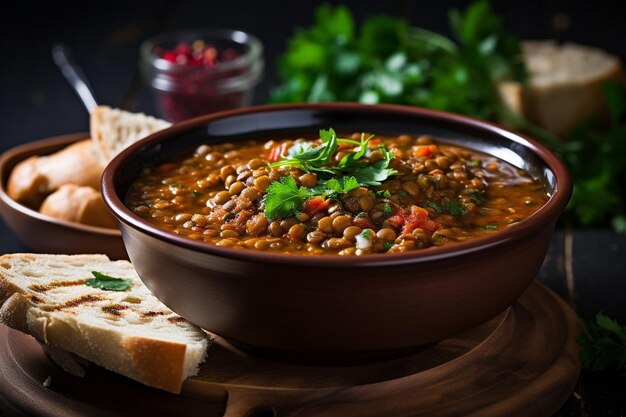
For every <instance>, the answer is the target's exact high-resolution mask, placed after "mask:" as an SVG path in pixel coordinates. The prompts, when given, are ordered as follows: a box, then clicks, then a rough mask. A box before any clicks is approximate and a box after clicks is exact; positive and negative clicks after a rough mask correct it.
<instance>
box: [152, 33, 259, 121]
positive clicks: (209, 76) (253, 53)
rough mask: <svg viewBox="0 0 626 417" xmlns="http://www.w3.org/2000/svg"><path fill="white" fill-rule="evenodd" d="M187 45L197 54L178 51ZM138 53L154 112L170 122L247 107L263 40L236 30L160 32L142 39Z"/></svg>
mask: <svg viewBox="0 0 626 417" xmlns="http://www.w3.org/2000/svg"><path fill="white" fill-rule="evenodd" d="M185 45H187V46H185ZM199 45H201V46H202V47H203V48H206V49H205V50H202V49H198V50H197V47H198V46H199ZM207 45H208V47H207ZM192 46H193V47H194V48H195V49H194V53H195V52H197V53H199V54H201V56H200V57H198V58H197V59H196V55H193V56H194V59H193V61H192V60H189V59H187V58H186V55H189V54H185V53H183V52H189V53H191V49H190V50H189V51H186V50H185V48H186V47H189V48H191V47H192ZM196 50H197V51H196ZM175 51H177V52H175ZM181 51H183V52H181ZM166 54H167V55H166ZM172 54H173V55H172ZM202 54H204V55H202ZM140 55H141V71H142V74H143V75H144V77H145V80H146V83H147V84H148V86H149V87H150V89H151V90H152V93H153V96H154V100H155V104H156V107H157V111H158V112H159V113H160V115H161V117H163V118H165V119H167V120H169V121H171V122H179V121H181V120H186V119H190V118H192V117H196V116H200V115H203V114H207V113H212V112H217V111H221V110H228V109H233V108H237V107H244V106H248V105H250V104H251V103H252V98H253V94H254V88H255V87H256V85H257V84H258V83H259V82H260V81H261V79H262V77H263V68H264V61H263V45H262V44H261V42H260V41H259V40H258V39H257V38H256V37H255V36H253V35H251V34H249V33H245V32H242V31H238V30H228V29H208V30H197V31H185V32H172V33H164V34H161V35H157V36H155V37H153V38H150V39H148V40H146V41H145V42H144V43H143V44H142V45H141V50H140ZM205 55H206V57H205ZM189 56H191V55H189ZM219 57H221V59H219ZM204 58H206V60H204ZM215 58H218V59H215Z"/></svg>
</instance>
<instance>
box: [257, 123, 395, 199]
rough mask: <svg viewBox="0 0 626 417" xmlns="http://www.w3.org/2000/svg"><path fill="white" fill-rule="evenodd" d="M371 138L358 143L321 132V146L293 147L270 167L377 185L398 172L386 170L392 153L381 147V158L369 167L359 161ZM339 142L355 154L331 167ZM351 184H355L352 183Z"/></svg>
mask: <svg viewBox="0 0 626 417" xmlns="http://www.w3.org/2000/svg"><path fill="white" fill-rule="evenodd" d="M372 137H373V136H370V137H369V138H365V135H364V134H362V135H361V140H360V141H358V142H357V141H355V140H352V139H342V138H338V137H337V134H336V133H335V131H334V130H333V129H332V128H331V129H329V130H324V129H322V130H320V140H321V141H322V143H321V144H320V145H318V146H315V147H308V146H303V145H302V144H296V145H294V146H293V147H292V148H291V149H290V150H289V152H288V154H287V156H286V157H285V158H283V159H281V160H280V161H277V162H273V163H271V164H270V165H269V166H270V167H276V166H282V165H290V166H293V167H296V168H298V169H301V170H302V171H305V172H314V173H317V174H319V175H320V176H322V177H324V176H326V177H327V178H332V177H337V176H340V175H344V176H346V175H349V176H350V177H352V178H354V180H355V181H356V184H360V185H365V186H368V185H371V186H375V185H380V184H381V182H382V181H385V180H386V179H387V178H388V177H390V176H392V175H395V174H397V171H396V170H395V169H392V168H389V163H390V162H391V160H392V159H393V156H394V153H393V152H390V151H388V150H387V148H386V147H385V146H384V145H381V146H380V150H381V152H382V154H383V159H381V160H380V161H378V162H375V163H374V164H368V163H366V162H364V161H362V160H361V158H363V156H364V155H365V152H366V151H367V149H368V143H369V141H370V140H371V138H372ZM340 143H349V144H351V145H354V146H355V148H354V152H350V153H349V154H347V155H346V156H344V157H343V158H342V159H341V160H340V161H339V162H338V163H337V164H336V165H330V162H331V160H332V158H333V156H334V154H335V151H336V150H337V147H338V146H339V144H340ZM351 185H354V183H353V184H351Z"/></svg>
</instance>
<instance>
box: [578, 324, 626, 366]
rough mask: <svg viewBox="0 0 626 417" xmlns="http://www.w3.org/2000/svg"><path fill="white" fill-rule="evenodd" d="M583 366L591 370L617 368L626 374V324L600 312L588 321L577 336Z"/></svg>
mask: <svg viewBox="0 0 626 417" xmlns="http://www.w3.org/2000/svg"><path fill="white" fill-rule="evenodd" d="M577 342H578V345H579V346H580V357H581V359H582V363H583V367H584V368H585V369H588V370H590V371H603V370H606V369H615V370H618V371H623V372H624V375H626V326H621V325H620V324H619V323H618V322H617V321H616V320H614V319H612V318H610V317H609V316H607V315H605V314H602V313H598V314H597V315H596V317H595V321H586V322H584V325H583V331H582V333H581V334H580V335H579V336H578V338H577Z"/></svg>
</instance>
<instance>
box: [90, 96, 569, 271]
mask: <svg viewBox="0 0 626 417" xmlns="http://www.w3.org/2000/svg"><path fill="white" fill-rule="evenodd" d="M284 110H311V111H316V110H317V111H331V112H332V111H335V110H337V111H364V112H365V113H367V112H372V111H380V112H386V113H398V112H399V113H404V114H408V115H419V116H421V117H425V118H430V119H434V120H438V121H445V122H447V123H449V124H453V125H460V126H467V127H469V128H473V129H477V130H481V131H484V132H486V133H491V134H496V135H499V136H501V137H504V138H505V139H508V140H510V141H513V142H516V143H518V144H520V145H522V146H524V147H526V148H528V149H529V150H531V151H532V152H533V153H534V154H535V155H536V156H538V157H539V158H540V159H541V160H542V161H543V162H544V164H545V165H546V166H547V167H549V169H550V170H551V171H552V172H553V173H554V177H555V179H556V186H555V190H554V193H553V194H552V195H551V196H550V198H549V200H548V201H547V202H546V203H545V204H544V205H543V206H542V207H541V208H540V209H539V210H537V211H536V212H535V213H533V214H532V215H530V216H529V217H527V218H526V219H524V220H522V221H520V222H518V223H516V224H514V225H511V226H509V227H508V228H507V229H505V230H501V231H498V232H497V233H494V234H492V235H489V236H482V237H478V238H474V239H470V240H468V241H465V242H460V243H455V244H453V245H446V246H439V247H430V248H427V249H421V250H417V251H410V252H405V253H393V254H389V253H384V254H371V255H367V256H338V255H299V254H280V253H272V252H263V251H257V250H248V249H235V248H228V247H223V246H217V245H214V244H211V243H206V242H200V241H195V240H193V239H190V238H186V237H182V236H177V235H175V234H173V233H171V232H169V231H165V230H162V229H159V228H158V227H156V226H154V225H152V224H150V223H148V222H147V221H145V220H143V219H141V218H140V217H139V216H137V215H135V214H134V213H133V212H132V211H131V210H130V209H128V208H127V207H126V206H125V205H124V203H123V202H122V200H121V199H120V198H119V196H118V195H117V193H116V190H115V179H116V176H117V173H119V172H120V168H121V166H123V165H124V164H125V163H126V162H127V161H128V160H129V159H130V158H131V157H132V156H134V155H135V154H136V153H138V152H140V151H141V149H142V148H144V147H146V146H147V145H150V144H152V143H153V142H161V141H165V140H172V139H173V138H175V137H176V136H178V134H180V133H182V132H185V131H187V130H191V129H193V128H196V127H198V126H201V125H203V124H206V123H208V122H211V121H215V120H219V119H224V118H228V117H232V116H240V115H245V114H254V113H268V114H271V113H273V112H276V111H284ZM101 190H102V195H103V197H104V201H105V203H106V205H107V206H108V207H109V209H110V210H111V212H112V213H113V215H114V216H115V217H117V219H118V220H119V221H120V222H122V223H125V224H126V225H128V226H131V227H132V228H134V229H136V230H139V231H141V232H142V233H145V234H147V235H149V236H152V237H153V238H156V239H159V240H161V241H164V242H167V243H170V244H174V245H176V246H180V247H184V248H187V249H191V250H194V251H197V252H200V253H205V254H210V255H215V256H219V257H223V258H230V259H235V260H240V261H251V262H258V263H273V264H289V265H294V264H297V265H300V266H304V267H306V266H309V267H319V266H320V265H322V266H324V267H334V268H360V267H373V266H386V265H389V266H399V265H409V264H414V263H425V262H432V261H440V260H444V259H448V258H456V257H460V256H463V255H469V254H472V253H475V252H479V251H483V250H488V249H489V248H492V247H494V246H500V245H505V244H507V243H510V242H513V241H516V240H519V239H522V238H524V237H526V236H529V235H531V234H533V233H536V232H538V231H540V230H542V229H544V228H546V227H548V226H549V225H550V224H551V223H552V222H554V221H555V220H556V219H557V217H558V216H559V215H560V214H561V212H562V211H563V210H564V209H565V207H566V205H567V203H568V201H569V198H570V196H571V193H572V180H571V177H570V174H569V173H568V171H567V169H566V168H565V165H564V164H563V162H561V161H560V160H559V159H558V158H557V157H556V155H554V154H553V153H552V152H551V151H550V150H548V149H547V148H546V147H545V146H544V145H542V144H540V143H538V142H537V141H535V140H533V139H531V138H529V137H527V136H525V135H523V134H520V133H516V132H513V131H510V130H507V129H505V128H503V127H501V126H499V125H496V124H494V123H490V122H486V121H483V120H478V119H474V118H471V117H467V116H462V115H458V114H455V113H449V112H444V111H439V110H431V109H425V108H419V107H412V106H405V105H397V104H377V105H369V104H359V103H346V102H343V103H297V104H271V105H260V106H253V107H246V108H241V109H235V110H228V111H223V112H219V113H213V114H209V115H205V116H200V117H197V118H193V119H190V120H187V121H184V122H181V123H177V124H174V125H172V126H171V127H169V128H167V129H164V130H161V131H159V132H156V133H153V134H152V135H150V136H148V137H146V138H144V139H143V140H141V141H139V142H137V143H135V144H133V145H131V146H130V147H128V148H127V149H125V150H124V151H122V152H121V153H120V154H119V155H117V156H116V157H115V158H114V159H113V160H112V161H111V162H110V163H109V165H107V167H106V168H105V170H104V174H103V175H102V185H101Z"/></svg>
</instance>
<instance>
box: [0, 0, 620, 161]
mask: <svg viewBox="0 0 626 417" xmlns="http://www.w3.org/2000/svg"><path fill="white" fill-rule="evenodd" d="M334 3H337V2H334ZM343 3H344V4H346V5H348V6H349V7H350V9H351V10H352V11H353V12H354V14H355V15H356V17H357V20H361V19H363V17H365V16H368V15H371V14H377V13H386V14H395V15H400V16H403V17H405V18H407V19H408V20H409V22H410V23H411V24H413V25H416V26H421V27H424V28H427V29H430V30H434V31H438V32H442V33H444V34H448V35H449V31H448V24H447V12H448V10H449V9H450V8H451V7H459V8H464V7H466V6H467V4H468V3H469V2H468V1H410V0H405V1H400V0H390V1H381V0H376V1H373V0H365V1H363V0H361V1H355V0H351V1H345V2H343ZM318 4H320V2H319V1H311V0H308V1H278V0H263V1H241V0H228V1H206V0H205V1H186V2H182V1H178V2H177V1H163V0H158V1H138V2H130V1H119V0H109V1H106V2H67V1H54V2H46V3H43V4H40V3H39V2H34V1H21V2H20V1H11V2H2V5H1V6H0V22H1V29H0V30H1V32H0V33H1V36H0V39H1V51H2V53H3V56H4V59H3V60H2V61H3V62H2V64H1V65H0V83H1V88H0V92H1V93H0V94H1V96H0V114H1V115H2V116H1V117H2V118H1V121H2V123H0V152H2V151H3V150H5V149H7V148H9V147H11V146H14V145H16V144H18V143H22V142H27V141H30V140H35V139H39V138H43V137H49V136H54V135H58V134H65V133H70V132H78V131H84V130H86V129H87V128H88V117H87V114H86V112H85V111H84V109H83V107H82V105H81V104H80V102H79V100H78V98H77V97H76V96H75V95H74V93H73V92H72V91H71V90H70V88H69V87H68V86H67V85H65V84H64V82H63V81H62V78H61V75H60V73H59V71H57V69H56V68H55V66H54V64H53V62H52V60H51V58H50V47H51V45H52V44H53V43H54V42H57V41H62V42H65V43H66V44H67V45H68V46H69V47H70V48H71V49H72V50H73V51H74V54H75V56H76V58H77V60H78V61H79V63H80V64H81V65H82V66H83V68H84V70H85V73H86V75H87V76H88V77H89V78H90V80H91V84H92V86H93V88H94V90H95V92H96V94H97V98H98V99H99V100H100V101H101V102H102V103H105V104H109V105H113V106H118V105H120V104H121V102H122V100H123V99H124V97H125V93H126V92H127V90H128V89H129V87H130V86H131V83H132V82H133V79H134V77H135V75H136V72H135V69H136V66H137V62H138V56H137V51H138V46H139V44H140V43H141V41H142V40H144V39H145V38H147V37H148V36H150V35H151V34H154V33H157V32H160V31H163V30H177V29H194V28H206V27H224V28H236V29H241V30H244V31H249V32H251V33H253V34H256V35H257V36H258V37H259V38H260V39H261V41H262V42H263V44H264V45H265V51H266V53H265V56H266V75H265V79H264V81H263V82H262V84H261V85H260V86H259V88H258V91H257V95H256V100H255V102H256V103H263V102H265V100H266V98H267V92H268V90H269V88H270V86H272V85H274V84H275V83H276V71H275V69H276V67H275V60H276V57H277V55H278V54H279V53H280V52H282V51H283V50H284V48H285V42H286V40H287V39H288V37H289V36H290V35H291V34H292V33H293V31H294V28H295V27H297V26H303V25H308V24H309V23H310V22H311V21H312V18H313V10H314V9H315V7H316V5H318ZM492 4H493V7H494V9H495V10H496V11H497V12H498V13H499V14H500V15H501V16H502V17H503V19H504V22H505V26H506V28H507V29H508V30H510V31H511V32H514V33H517V34H519V35H520V36H521V37H522V38H523V39H545V38H555V39H559V40H562V41H575V42H579V43H583V44H588V45H593V46H598V47H602V48H605V49H607V50H608V51H610V52H612V53H615V54H617V55H620V56H621V57H622V59H623V58H624V57H626V41H625V39H626V28H625V25H624V14H622V13H620V9H621V8H620V7H619V6H620V2H619V1H615V0H614V1H607V0H601V1H583V0H577V1H568V0H526V1H504V0H500V1H497V0H494V1H492ZM135 86H136V85H135ZM135 91H136V90H135ZM135 109H136V110H141V111H144V112H148V113H153V112H154V109H153V107H152V104H151V101H150V99H149V96H148V95H147V94H143V95H140V99H139V102H138V104H137V106H136V107H135Z"/></svg>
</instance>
